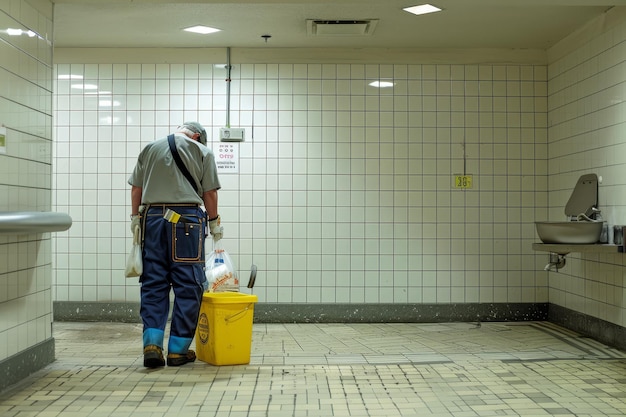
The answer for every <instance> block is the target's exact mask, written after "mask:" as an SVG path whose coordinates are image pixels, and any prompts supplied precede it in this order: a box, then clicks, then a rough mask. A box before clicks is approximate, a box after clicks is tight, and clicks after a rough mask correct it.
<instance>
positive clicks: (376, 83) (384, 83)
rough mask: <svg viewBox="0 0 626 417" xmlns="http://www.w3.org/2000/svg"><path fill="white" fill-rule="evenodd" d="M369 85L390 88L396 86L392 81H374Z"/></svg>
mask: <svg viewBox="0 0 626 417" xmlns="http://www.w3.org/2000/svg"><path fill="white" fill-rule="evenodd" d="M369 85H371V86H372V87H376V88H389V87H393V86H394V84H393V83H392V82H391V81H372V82H371V83H369Z"/></svg>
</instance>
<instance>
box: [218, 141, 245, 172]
mask: <svg viewBox="0 0 626 417" xmlns="http://www.w3.org/2000/svg"><path fill="white" fill-rule="evenodd" d="M214 146H215V147H214V148H213V153H214V154H215V164H216V165H217V172H218V173H219V174H237V173H238V172H239V148H237V145H236V144H233V143H227V142H219V143H217V144H215V145H214Z"/></svg>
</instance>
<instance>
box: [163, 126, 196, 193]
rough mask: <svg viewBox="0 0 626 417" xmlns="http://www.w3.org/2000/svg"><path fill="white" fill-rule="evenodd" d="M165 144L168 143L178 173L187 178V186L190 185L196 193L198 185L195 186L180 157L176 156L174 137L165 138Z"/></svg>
mask: <svg viewBox="0 0 626 417" xmlns="http://www.w3.org/2000/svg"><path fill="white" fill-rule="evenodd" d="M167 143H169V145H170V151H171V152H172V156H173V157H174V161H176V165H178V169H180V172H182V173H183V175H184V176H185V178H187V181H189V184H191V186H192V187H193V188H194V189H195V190H196V192H198V185H197V184H196V181H195V180H194V179H193V177H192V176H191V174H190V173H189V171H188V170H187V167H186V166H185V164H184V163H183V160H182V159H180V155H179V154H178V149H176V142H175V141H174V135H169V136H168V137H167Z"/></svg>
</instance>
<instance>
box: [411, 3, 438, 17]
mask: <svg viewBox="0 0 626 417" xmlns="http://www.w3.org/2000/svg"><path fill="white" fill-rule="evenodd" d="M402 10H404V11H406V12H409V13H413V14H416V15H420V14H427V13H435V12H440V11H441V9H440V8H439V7H435V6H433V5H432V4H421V5H419V6H412V7H405V8H404V9H402Z"/></svg>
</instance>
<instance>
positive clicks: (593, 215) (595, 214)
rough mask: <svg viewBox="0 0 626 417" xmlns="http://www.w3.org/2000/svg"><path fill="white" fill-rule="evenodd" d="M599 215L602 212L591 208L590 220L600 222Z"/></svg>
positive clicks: (600, 217)
mask: <svg viewBox="0 0 626 417" xmlns="http://www.w3.org/2000/svg"><path fill="white" fill-rule="evenodd" d="M600 213H602V210H600V209H599V208H597V207H591V218H593V219H595V220H602V215H601V214H600Z"/></svg>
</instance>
